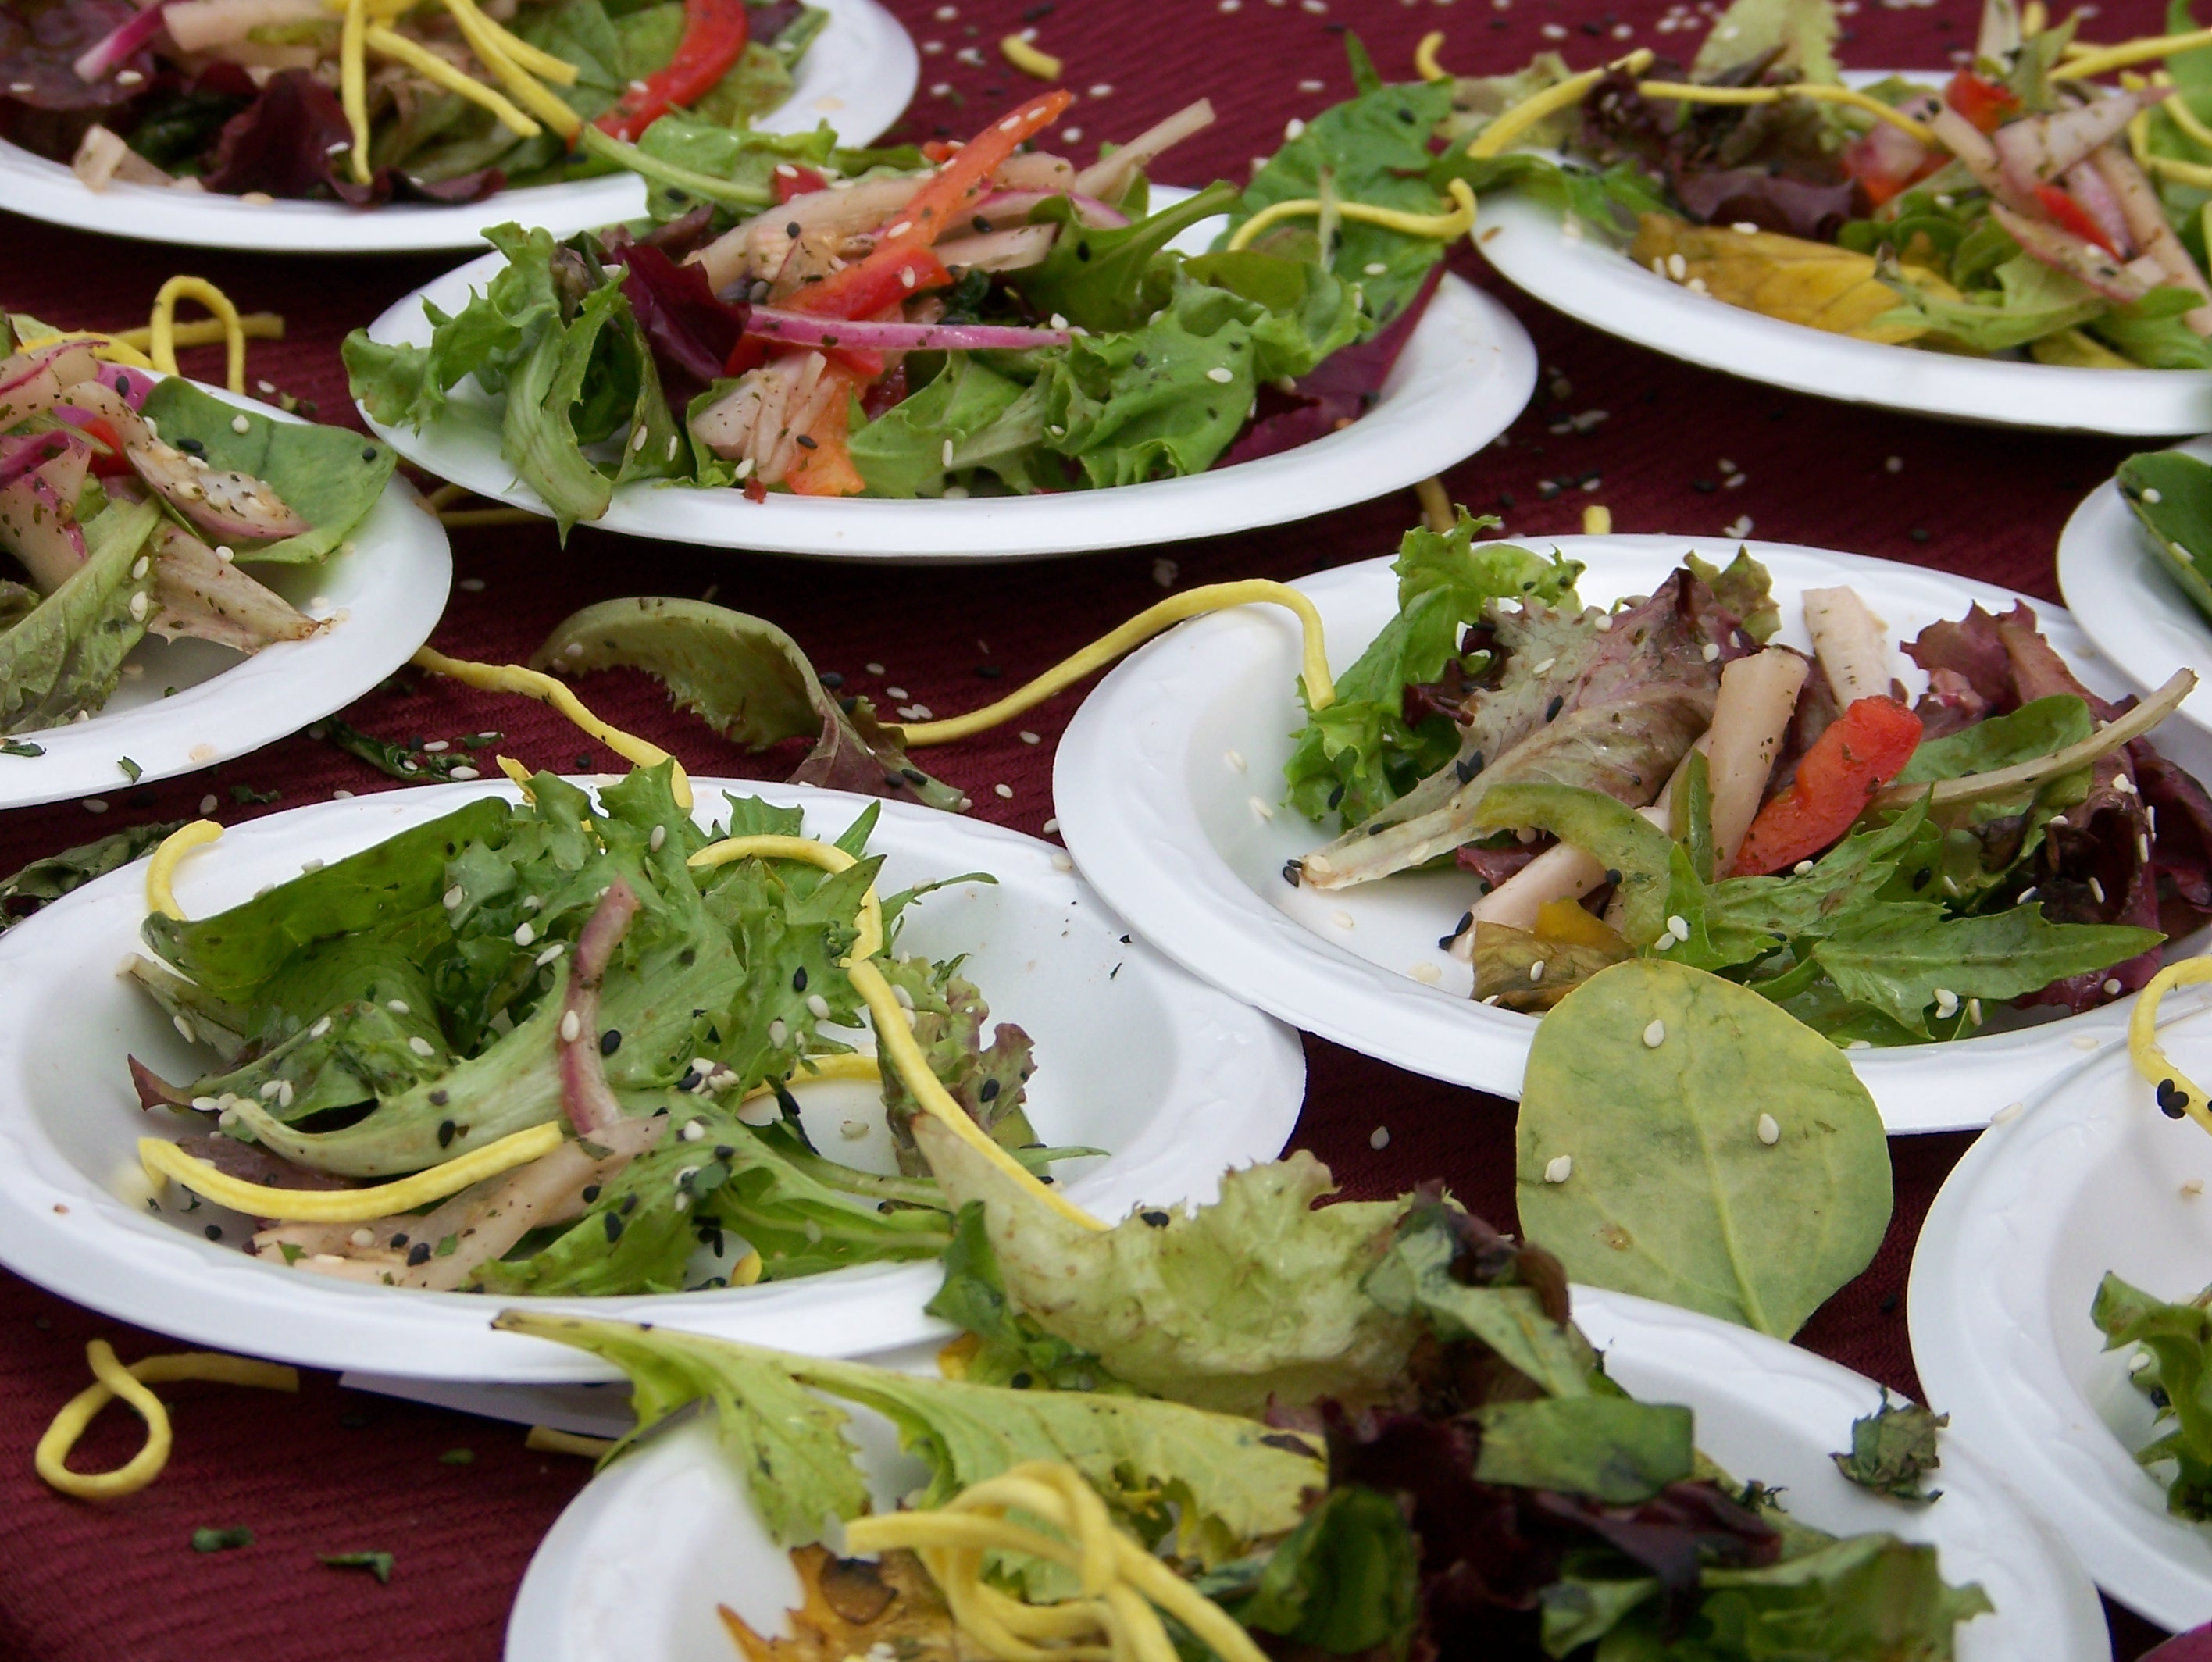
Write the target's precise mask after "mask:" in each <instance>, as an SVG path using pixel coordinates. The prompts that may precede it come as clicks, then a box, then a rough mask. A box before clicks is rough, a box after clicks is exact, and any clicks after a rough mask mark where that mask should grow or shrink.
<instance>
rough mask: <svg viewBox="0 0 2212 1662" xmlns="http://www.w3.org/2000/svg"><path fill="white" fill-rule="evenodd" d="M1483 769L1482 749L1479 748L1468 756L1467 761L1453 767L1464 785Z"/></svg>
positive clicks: (1453, 770)
mask: <svg viewBox="0 0 2212 1662" xmlns="http://www.w3.org/2000/svg"><path fill="white" fill-rule="evenodd" d="M1481 771H1482V752H1481V751H1480V750H1477V751H1476V752H1475V753H1474V755H1471V756H1469V757H1468V758H1467V760H1466V761H1462V762H1460V763H1458V764H1457V765H1456V766H1455V767H1453V768H1452V772H1453V773H1455V775H1457V777H1458V779H1459V782H1460V783H1461V784H1462V785H1465V784H1466V783H1467V782H1468V780H1470V779H1473V778H1474V776H1475V775H1476V774H1477V773H1480V772H1481Z"/></svg>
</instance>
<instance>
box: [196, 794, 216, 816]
mask: <svg viewBox="0 0 2212 1662" xmlns="http://www.w3.org/2000/svg"><path fill="white" fill-rule="evenodd" d="M200 812H201V813H203V814H212V813H214V812H215V798H213V797H202V798H200Z"/></svg>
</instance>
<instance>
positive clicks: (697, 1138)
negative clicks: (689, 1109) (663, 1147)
mask: <svg viewBox="0 0 2212 1662" xmlns="http://www.w3.org/2000/svg"><path fill="white" fill-rule="evenodd" d="M676 1134H677V1135H678V1137H682V1138H683V1139H684V1141H685V1142H686V1143H703V1142H705V1141H706V1140H707V1122H706V1121H705V1120H703V1119H687V1120H685V1121H684V1129H683V1130H682V1131H678V1132H677V1133H676Z"/></svg>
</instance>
